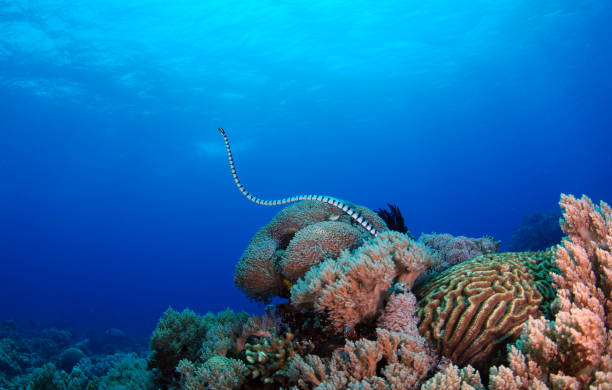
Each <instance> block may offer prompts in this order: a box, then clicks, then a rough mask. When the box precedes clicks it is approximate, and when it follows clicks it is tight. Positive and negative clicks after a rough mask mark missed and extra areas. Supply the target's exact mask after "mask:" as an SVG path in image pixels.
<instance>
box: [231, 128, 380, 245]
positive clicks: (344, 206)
mask: <svg viewBox="0 0 612 390" xmlns="http://www.w3.org/2000/svg"><path fill="white" fill-rule="evenodd" d="M219 132H220V133H221V135H222V136H223V139H224V140H225V149H227V158H228V160H229V166H230V168H231V170H232V176H234V182H235V183H236V185H237V186H238V189H239V190H240V192H242V195H244V196H245V197H246V198H247V199H248V200H250V201H251V202H255V203H257V204H259V205H262V206H279V205H283V204H288V203H293V202H298V201H300V200H316V201H319V202H323V203H327V204H330V205H332V206H335V207H337V208H339V209H340V210H342V212H344V213H346V214H347V215H349V216H350V217H351V218H353V219H354V220H355V221H356V222H357V223H358V224H360V225H361V226H363V227H364V228H365V229H366V230H367V231H368V232H370V234H372V235H373V236H374V237H376V235H377V234H378V231H377V230H376V228H374V226H372V224H371V223H370V222H369V221H368V220H367V219H365V218H364V217H363V216H362V215H361V214H359V212H357V210H355V209H353V208H352V207H350V206H349V205H347V204H346V203H344V202H343V201H341V200H340V199H336V198H334V197H332V196H323V195H297V196H290V197H288V198H283V199H277V200H265V199H259V198H258V197H256V196H254V195H252V194H251V193H249V192H248V191H247V190H245V189H244V187H243V186H242V183H240V180H238V174H237V173H236V167H235V166H234V159H233V158H232V150H231V149H230V144H229V140H228V139H227V134H225V130H223V129H222V128H220V127H219Z"/></svg>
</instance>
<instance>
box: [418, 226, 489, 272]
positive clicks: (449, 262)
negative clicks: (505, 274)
mask: <svg viewBox="0 0 612 390" xmlns="http://www.w3.org/2000/svg"><path fill="white" fill-rule="evenodd" d="M419 242H420V243H422V244H425V245H427V246H428V247H430V248H432V249H434V250H436V251H438V252H439V253H440V256H441V258H442V267H443V268H448V267H451V266H453V265H455V264H459V263H461V262H464V261H466V260H469V259H471V258H474V257H476V256H482V255H486V254H489V253H495V252H497V249H498V248H499V241H495V240H494V239H493V238H491V237H487V236H485V237H481V238H469V237H465V236H456V237H455V236H452V235H450V234H436V233H432V234H421V236H420V237H419ZM441 270H442V269H438V271H441Z"/></svg>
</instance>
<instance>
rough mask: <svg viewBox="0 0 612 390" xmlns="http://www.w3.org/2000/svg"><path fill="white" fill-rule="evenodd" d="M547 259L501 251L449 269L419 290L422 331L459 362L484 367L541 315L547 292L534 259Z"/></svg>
mask: <svg viewBox="0 0 612 390" xmlns="http://www.w3.org/2000/svg"><path fill="white" fill-rule="evenodd" d="M546 261H549V262H550V256H549V255H547V254H546V253H538V252H532V253H501V254H490V255H484V256H480V257H476V258H473V259H471V260H468V261H465V262H463V263H460V264H458V265H456V266H454V267H451V268H449V269H447V270H446V271H444V272H443V273H441V274H440V275H438V276H437V277H435V278H434V279H432V280H430V281H428V282H427V283H426V284H425V285H423V286H421V287H419V288H417V289H416V291H415V294H416V297H417V299H418V308H419V310H418V315H417V316H418V320H419V330H420V332H421V334H422V335H423V336H424V337H425V338H426V339H427V340H428V341H429V342H430V343H431V345H432V346H433V347H434V348H435V349H436V351H437V352H438V353H440V354H441V355H443V356H445V357H447V358H450V359H451V360H452V361H453V362H455V363H456V364H459V365H461V366H463V365H465V364H472V365H475V366H478V367H482V366H484V365H485V364H486V363H488V362H490V360H491V358H493V357H494V356H495V353H496V352H498V349H499V347H500V346H503V345H504V343H506V342H508V341H512V340H513V339H516V338H517V337H518V336H519V334H520V332H521V328H522V326H523V324H524V323H525V321H527V319H529V317H530V316H539V315H540V306H541V305H542V303H543V302H544V296H543V295H542V294H541V293H540V292H539V291H538V288H537V287H536V283H535V282H536V279H539V275H537V274H534V273H532V272H531V269H532V267H530V266H529V264H532V263H542V262H546ZM544 278H545V276H544Z"/></svg>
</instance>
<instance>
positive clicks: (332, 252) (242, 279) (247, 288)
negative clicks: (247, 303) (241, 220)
mask: <svg viewBox="0 0 612 390" xmlns="http://www.w3.org/2000/svg"><path fill="white" fill-rule="evenodd" d="M352 207H353V208H354V209H355V210H358V211H359V212H360V213H361V214H362V215H364V216H365V217H366V218H367V219H368V220H369V221H370V222H371V223H372V224H373V225H374V227H376V229H378V230H379V231H384V230H386V229H387V227H386V225H385V223H384V221H383V220H382V219H380V218H379V217H378V216H377V215H376V214H375V213H374V212H372V211H370V210H368V209H366V208H362V207H357V206H352ZM353 222H354V221H353V220H352V219H351V218H350V217H349V216H347V215H344V214H340V213H339V212H338V210H337V208H336V207H334V206H332V205H330V204H327V203H321V202H317V201H313V200H304V201H301V202H298V203H295V204H293V205H291V206H289V207H287V208H285V209H283V210H281V211H280V212H279V213H278V214H277V215H276V216H275V217H274V218H273V219H272V221H270V223H269V224H267V225H266V226H264V227H263V228H262V229H260V230H259V231H258V232H257V233H256V234H255V236H254V237H253V238H252V239H251V242H250V243H249V246H248V247H247V249H246V250H245V252H244V254H243V255H242V257H241V258H240V261H239V262H238V265H237V266H236V273H235V276H234V282H235V283H236V285H237V286H238V287H239V288H240V289H241V290H243V291H244V292H245V293H246V294H247V296H249V297H251V298H253V299H257V300H266V299H268V298H270V297H273V296H286V295H287V292H288V291H287V285H288V283H287V282H294V281H295V280H297V279H298V278H299V277H301V276H303V275H304V273H305V272H306V271H307V270H308V269H309V268H310V267H312V266H313V265H315V264H317V263H318V262H319V261H321V260H323V259H325V258H329V257H337V256H338V255H339V254H340V251H341V250H342V249H346V248H348V249H353V248H355V247H357V246H359V245H360V244H361V242H362V241H363V240H364V239H365V238H367V237H369V233H368V231H367V230H365V229H364V228H363V227H362V226H361V225H358V224H354V223H353Z"/></svg>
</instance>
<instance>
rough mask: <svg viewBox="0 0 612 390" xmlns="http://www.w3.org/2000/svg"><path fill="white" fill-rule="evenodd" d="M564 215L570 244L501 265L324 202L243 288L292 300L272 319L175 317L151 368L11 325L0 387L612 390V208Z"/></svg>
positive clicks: (280, 222) (474, 250)
mask: <svg viewBox="0 0 612 390" xmlns="http://www.w3.org/2000/svg"><path fill="white" fill-rule="evenodd" d="M560 204H561V207H562V208H563V211H564V213H563V220H562V221H561V227H562V229H563V231H564V233H565V234H566V235H567V237H566V238H565V239H564V240H563V242H562V243H561V245H558V246H556V247H555V248H553V249H549V250H546V251H542V252H506V253H493V252H495V251H497V245H498V243H497V242H495V241H494V240H492V239H490V238H488V237H484V238H482V239H470V238H467V237H463V236H460V237H453V236H450V235H435V236H434V235H424V236H422V237H421V239H420V240H419V241H415V240H414V239H411V238H410V237H408V236H407V235H406V234H403V233H400V232H397V231H391V230H388V231H382V230H383V229H385V227H384V224H383V222H382V220H379V221H380V223H381V224H382V225H381V226H379V227H376V229H378V228H380V230H381V232H380V233H378V234H377V235H375V236H373V235H372V234H370V233H371V232H369V231H368V230H367V229H364V228H363V226H362V225H359V224H355V223H354V222H355V221H354V220H353V219H352V218H349V217H348V216H346V215H339V214H337V210H336V209H334V208H333V207H332V205H330V204H328V203H325V202H315V201H305V202H300V203H296V204H294V205H293V206H290V207H287V208H286V209H284V210H282V211H281V212H280V213H279V214H278V215H277V216H276V217H275V218H274V219H273V220H272V222H270V224H268V225H267V226H266V227H264V228H263V229H262V230H260V232H258V233H257V235H256V236H255V237H254V239H253V240H252V241H251V244H250V245H249V248H248V249H247V251H246V252H245V254H244V256H243V258H242V259H241V260H240V263H239V268H240V269H238V270H237V274H236V275H237V276H236V277H237V279H238V280H239V281H240V283H243V285H241V288H242V289H243V291H245V292H246V293H247V295H248V296H250V297H254V298H257V299H259V300H265V299H266V298H269V297H271V296H275V295H279V296H282V297H287V298H289V301H288V302H286V303H278V304H276V305H269V306H268V307H267V308H266V312H265V314H263V315H261V316H249V315H248V314H246V313H234V312H233V311H231V310H229V309H228V310H226V311H223V312H220V313H217V314H211V313H208V314H206V315H203V316H202V315H199V314H196V313H195V312H193V311H191V310H188V309H186V310H184V311H182V312H177V311H175V310H173V309H172V308H169V309H168V310H167V311H166V312H165V313H164V314H163V316H162V317H161V319H160V320H159V323H158V325H157V327H156V329H155V330H154V332H153V334H152V337H151V341H150V352H151V353H150V355H149V357H148V359H143V358H142V357H139V356H138V355H136V354H127V355H126V354H113V355H95V354H93V353H92V351H91V349H90V348H89V345H90V344H91V343H90V342H86V341H81V342H75V341H74V340H73V339H74V337H73V336H72V334H71V333H70V332H67V331H64V330H61V329H54V328H48V329H46V330H45V331H43V332H39V333H37V334H34V335H32V336H31V337H24V336H23V335H21V334H20V333H19V332H18V329H17V327H16V324H14V323H13V322H10V321H7V322H4V323H3V324H2V326H1V327H0V388H2V389H5V388H6V389H10V390H13V389H31V390H38V389H59V390H68V389H70V390H93V389H102V390H110V389H128V388H129V389H137V390H152V389H163V390H177V389H185V390H204V389H219V390H222V389H223V390H227V389H243V390H252V389H291V390H309V389H318V390H332V389H363V390H367V389H376V390H383V389H384V390H400V389H401V390H403V389H419V388H420V389H422V390H442V389H451V390H484V389H485V388H489V389H491V390H515V389H516V390H523V389H524V390H528V389H534V390H544V389H572V390H573V389H576V390H580V389H592V390H595V389H612V330H611V329H612V209H610V207H609V206H608V205H607V204H606V203H603V202H602V203H600V205H598V206H597V205H594V204H593V203H592V202H591V201H590V199H588V198H587V197H586V196H583V197H582V198H581V199H576V198H574V197H572V196H566V195H563V196H562V198H561V202H560ZM334 207H336V208H337V206H334ZM356 209H357V208H356ZM360 210H361V211H360V213H361V214H363V215H368V218H370V216H369V214H368V212H369V211H367V210H366V209H360ZM391 210H392V211H393V209H391ZM369 213H372V212H369ZM361 214H360V215H361ZM372 220H374V219H372ZM428 245H430V246H431V247H430V246H428ZM443 262H444V263H445V264H444V265H441V264H442V263H443ZM451 263H454V264H453V265H451ZM248 267H254V268H253V269H252V270H251V271H249V270H248V269H247V268H248ZM442 267H448V268H446V269H444V270H443V271H440V269H441V268H442ZM242 268H244V269H242ZM268 271H269V272H270V273H269V274H268V276H265V275H264V274H265V273H266V272H268ZM424 274H428V275H427V277H423V276H422V275H424ZM262 275H263V276H262ZM249 283H252V285H250V286H247V285H249ZM267 283H269V285H267ZM239 286H240V284H239ZM107 333H108V334H105V336H104V337H103V338H102V339H106V340H108V341H107V342H109V343H111V344H112V343H115V342H117V340H125V339H126V335H125V334H124V333H123V332H122V331H120V330H116V329H111V330H110V331H109V332H107ZM113 340H115V341H113ZM102 349H103V348H101V349H99V350H102ZM143 356H144V355H143Z"/></svg>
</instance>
